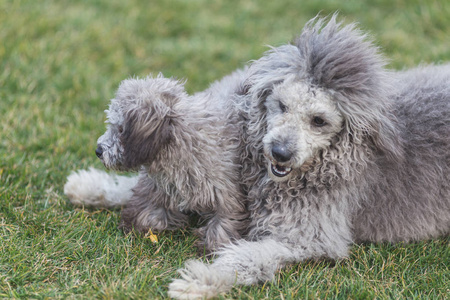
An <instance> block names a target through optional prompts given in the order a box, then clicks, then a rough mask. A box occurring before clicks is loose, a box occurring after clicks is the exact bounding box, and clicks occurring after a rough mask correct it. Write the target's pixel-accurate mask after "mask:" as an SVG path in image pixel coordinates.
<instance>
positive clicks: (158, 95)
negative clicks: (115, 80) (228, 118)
mask: <svg viewBox="0 0 450 300" xmlns="http://www.w3.org/2000/svg"><path fill="white" fill-rule="evenodd" d="M185 96H186V94H185V91H184V87H183V84H182V83H180V82H178V81H176V80H173V79H168V78H164V77H162V76H161V75H160V76H158V77H156V78H151V77H147V78H146V79H127V80H124V81H122V83H121V84H120V86H119V89H118V90H117V93H116V97H115V98H114V99H112V100H111V103H110V105H109V109H107V110H106V111H105V112H106V114H107V121H106V122H107V124H108V125H107V130H106V132H105V133H104V134H103V135H102V136H101V137H100V138H99V139H98V141H97V149H96V151H95V153H96V155H97V156H98V157H99V158H100V159H101V161H102V162H103V164H104V165H105V167H106V168H109V169H115V170H136V169H138V168H139V167H140V166H142V165H146V164H150V163H152V162H153V161H154V159H155V157H156V156H157V155H158V153H159V152H160V151H161V150H162V149H164V148H165V147H166V146H167V145H168V144H169V143H170V141H171V137H172V133H173V130H172V129H173V122H172V120H173V117H174V113H173V110H172V107H173V106H174V104H175V103H176V102H178V100H179V99H180V97H185Z"/></svg>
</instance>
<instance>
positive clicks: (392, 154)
mask: <svg viewBox="0 0 450 300" xmlns="http://www.w3.org/2000/svg"><path fill="white" fill-rule="evenodd" d="M248 72H249V73H248V78H247V81H246V82H247V83H246V87H245V88H244V89H243V90H242V91H241V95H237V96H236V103H238V105H240V106H241V111H242V114H243V116H244V119H245V120H246V121H245V122H244V123H245V127H246V128H245V130H244V131H243V132H244V138H243V139H242V140H243V141H244V143H243V144H242V145H241V151H240V154H241V159H242V161H241V164H242V167H243V170H242V174H243V175H242V178H243V182H244V183H245V184H246V185H247V190H248V202H249V210H250V219H251V224H250V226H249V233H248V236H247V239H246V240H241V241H238V242H237V243H234V244H232V245H228V246H226V247H224V248H223V249H222V250H221V251H219V252H218V257H217V258H216V259H215V261H214V262H213V263H212V264H209V265H208V264H205V263H202V262H200V261H189V262H187V263H186V267H185V269H183V270H180V274H181V277H182V278H181V279H176V280H174V281H173V282H172V283H171V284H170V286H169V295H170V296H171V297H174V298H180V299H193V298H201V297H206V298H209V297H213V296H215V295H217V294H218V293H222V292H226V291H228V290H229V289H230V288H231V287H232V286H233V285H234V284H245V285H249V284H255V283H257V282H264V281H266V280H272V279H273V278H274V273H275V272H276V270H277V269H279V268H281V267H283V266H285V265H286V264H289V263H295V262H300V261H303V260H305V259H316V258H323V257H326V258H331V259H338V258H341V257H345V256H346V255H347V253H348V251H349V247H350V246H351V244H352V243H354V242H362V241H369V242H383V241H385V242H398V241H416V240H423V239H431V238H436V237H439V236H443V235H447V234H448V233H449V231H450V180H449V174H450V151H449V149H450V66H449V65H445V66H429V67H422V68H418V69H414V70H410V71H406V72H400V73H395V72H389V71H387V70H386V69H385V68H384V61H383V59H382V57H381V56H380V55H379V54H378V53H377V49H376V48H375V47H374V46H373V45H372V43H371V42H370V41H368V40H367V37H366V36H365V35H364V34H362V33H361V32H360V31H359V30H357V29H356V28H355V25H347V26H343V25H342V24H340V23H338V22H336V15H334V16H333V17H332V18H331V20H330V21H329V22H328V23H326V22H325V21H324V20H323V19H314V20H312V21H310V22H309V23H308V24H307V25H306V26H305V28H304V30H303V32H302V33H301V35H300V37H299V38H298V39H297V40H296V41H295V43H294V44H293V45H285V46H281V47H279V48H275V49H272V50H271V51H269V52H268V53H267V54H266V55H265V56H264V57H262V58H261V59H259V60H257V61H255V62H254V63H253V64H252V65H251V66H250V69H249V71H248Z"/></svg>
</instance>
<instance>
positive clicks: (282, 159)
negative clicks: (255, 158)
mask: <svg viewBox="0 0 450 300" xmlns="http://www.w3.org/2000/svg"><path fill="white" fill-rule="evenodd" d="M293 156H294V153H293V152H292V151H291V150H289V148H288V147H287V146H286V145H284V144H273V145H272V146H271V149H270V151H269V155H266V157H267V158H268V160H269V168H268V169H269V174H270V175H271V177H272V178H273V179H274V180H277V181H282V180H285V179H287V178H288V175H289V174H290V173H291V171H292V168H291V167H289V166H288V164H289V162H290V161H291V159H292V157H293Z"/></svg>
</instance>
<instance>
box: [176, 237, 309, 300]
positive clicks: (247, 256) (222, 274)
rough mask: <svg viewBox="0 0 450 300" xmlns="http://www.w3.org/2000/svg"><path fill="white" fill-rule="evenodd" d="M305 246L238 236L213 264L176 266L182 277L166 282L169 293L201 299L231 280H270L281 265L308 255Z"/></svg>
mask: <svg viewBox="0 0 450 300" xmlns="http://www.w3.org/2000/svg"><path fill="white" fill-rule="evenodd" d="M305 248H306V247H304V248H296V249H295V250H293V249H292V248H291V247H289V246H287V245H286V244H283V243H281V242H279V241H275V240H272V239H266V240H262V241H257V242H246V241H243V240H241V241H240V242H239V243H238V244H235V245H230V246H227V247H225V248H224V249H223V250H222V251H220V252H219V253H218V255H219V257H218V258H217V259H216V260H215V261H214V263H213V264H210V265H208V264H204V263H202V262H200V261H188V262H187V263H186V266H185V268H184V269H182V270H179V273H180V274H181V277H182V279H175V280H174V281H173V282H172V283H171V284H170V285H169V296H170V297H172V298H177V299H202V298H211V297H214V296H217V295H218V294H220V293H225V292H227V291H229V290H230V289H231V288H232V287H233V285H234V284H243V285H251V284H254V283H257V282H263V281H267V280H273V278H274V275H275V272H276V271H277V270H278V269H279V268H280V267H282V266H284V265H286V264H288V263H292V262H295V261H299V260H302V259H305V258H307V257H311V253H308V252H307V250H306V249H305Z"/></svg>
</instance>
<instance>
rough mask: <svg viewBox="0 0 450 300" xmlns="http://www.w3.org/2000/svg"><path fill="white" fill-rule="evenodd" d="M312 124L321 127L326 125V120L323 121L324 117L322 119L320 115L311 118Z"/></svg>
mask: <svg viewBox="0 0 450 300" xmlns="http://www.w3.org/2000/svg"><path fill="white" fill-rule="evenodd" d="M312 124H313V125H314V126H316V127H323V126H325V125H327V122H325V120H324V119H322V118H321V117H317V116H315V117H313V119H312Z"/></svg>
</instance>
